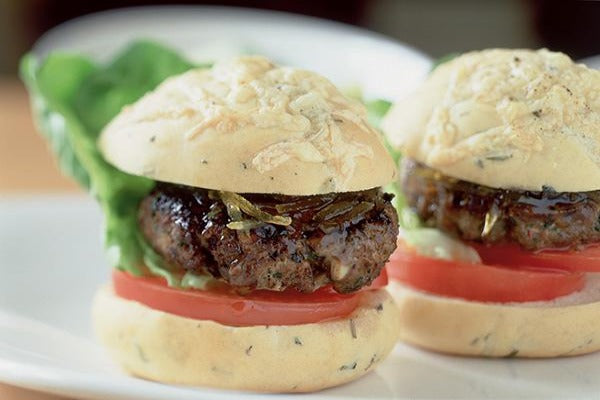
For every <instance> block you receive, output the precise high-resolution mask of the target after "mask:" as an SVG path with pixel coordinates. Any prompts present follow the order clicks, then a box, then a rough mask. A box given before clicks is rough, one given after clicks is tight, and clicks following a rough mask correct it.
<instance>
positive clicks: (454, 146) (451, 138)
mask: <svg viewBox="0 0 600 400" xmlns="http://www.w3.org/2000/svg"><path fill="white" fill-rule="evenodd" d="M383 129H384V131H385V132H386V135H387V137H388V139H389V140H390V142H391V143H392V145H393V146H395V147H397V148H400V149H401V150H402V151H403V153H404V155H406V156H408V157H412V158H414V159H416V160H418V161H420V162H422V163H424V164H426V165H427V166H429V167H431V168H434V169H437V170H440V171H441V172H443V173H444V174H445V175H449V176H452V177H455V178H458V179H462V180H466V181H470V182H474V183H478V184H480V185H486V186H491V187H494V188H505V189H522V190H535V191H540V190H542V188H543V187H551V188H553V189H554V190H556V191H559V192H579V191H589V190H598V189H600V71H596V70H592V69H588V68H586V67H585V66H584V65H581V64H575V63H573V61H572V60H571V59H570V58H569V57H567V56H566V55H564V54H562V53H554V52H550V51H548V50H538V51H532V50H504V49H493V50H485V51H480V52H472V53H467V54H465V55H463V56H460V57H458V58H456V59H454V60H452V61H449V62H447V63H445V64H442V65H440V66H439V67H438V68H436V69H435V70H434V71H433V72H432V73H431V75H430V76H429V78H428V79H427V81H426V82H425V83H424V84H423V85H422V86H421V88H420V89H419V90H418V91H417V92H416V93H415V94H414V95H413V96H411V97H409V98H407V99H406V100H404V101H403V102H402V103H398V104H396V105H394V107H393V109H392V110H391V111H390V112H389V113H388V115H387V117H386V119H385V120H384V122H383Z"/></svg>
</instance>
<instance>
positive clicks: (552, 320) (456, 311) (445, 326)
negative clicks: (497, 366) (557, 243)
mask: <svg viewBox="0 0 600 400" xmlns="http://www.w3.org/2000/svg"><path fill="white" fill-rule="evenodd" d="M587 280H588V281H587V284H586V287H585V288H584V289H583V290H582V291H580V292H576V293H573V294H571V295H568V296H563V297H560V298H557V299H554V300H551V301H536V302H528V303H489V302H479V301H467V300H463V299H456V298H448V297H444V296H436V295H433V294H428V293H425V292H421V291H419V290H414V289H412V288H409V287H408V286H405V285H403V284H401V283H399V282H395V281H391V282H390V284H389V286H388V291H389V292H390V293H391V294H392V297H393V298H394V300H395V301H396V304H397V305H398V308H399V309H400V314H399V315H400V324H399V326H400V332H399V334H400V340H402V341H404V342H407V343H410V344H413V345H416V346H419V347H423V348H426V349H429V350H434V351H439V352H442V353H450V354H459V355H468V356H483V357H530V358H543V357H565V356H576V355H580V354H587V353H592V352H595V351H598V350H600V331H599V330H598V320H599V319H600V275H599V274H588V275H587Z"/></svg>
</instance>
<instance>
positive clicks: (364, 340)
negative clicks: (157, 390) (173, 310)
mask: <svg viewBox="0 0 600 400" xmlns="http://www.w3.org/2000/svg"><path fill="white" fill-rule="evenodd" d="M358 295H359V296H361V301H360V304H359V306H358V308H357V309H356V310H355V311H354V312H352V313H351V314H350V315H348V316H347V317H345V318H342V319H337V320H333V321H326V322H320V323H312V324H303V325H289V326H266V325H258V326H250V327H232V326H225V325H221V324H218V323H216V322H212V321H198V320H193V319H189V318H183V317H179V316H176V315H173V314H168V313H164V312H162V311H156V310H153V309H151V308H149V307H146V306H144V305H142V304H140V303H137V302H134V301H129V300H125V299H122V298H120V297H118V296H116V295H115V294H114V292H113V290H112V288H110V287H104V288H101V289H100V290H99V291H98V292H97V294H96V298H95V300H94V307H93V319H94V328H95V331H96V334H97V336H98V337H99V339H100V340H101V341H102V342H103V343H104V344H105V345H106V346H107V347H108V349H109V350H110V352H111V353H112V355H113V357H114V358H115V359H116V360H118V361H119V364H120V365H121V366H122V367H123V368H125V369H126V370H127V371H128V372H129V373H131V374H133V375H136V376H140V377H142V378H147V379H152V380H157V381H160V382H165V383H172V384H181V385H201V386H212V387H219V388H227V389H237V390H251V391H258V392H310V391H315V390H320V389H324V388H328V387H332V386H336V385H340V384H342V383H345V382H349V381H351V380H354V379H357V378H358V377H360V376H362V375H364V374H366V373H367V372H369V371H371V370H372V369H374V368H375V366H376V365H377V364H379V362H380V361H382V360H383V359H385V357H386V356H387V355H388V354H389V353H390V351H391V350H392V348H393V347H394V344H395V342H396V340H397V332H398V325H397V322H398V310H397V309H396V306H395V305H394V302H393V301H392V299H391V297H390V295H389V294H388V293H387V292H386V291H385V290H373V291H365V292H361V293H360V294H358Z"/></svg>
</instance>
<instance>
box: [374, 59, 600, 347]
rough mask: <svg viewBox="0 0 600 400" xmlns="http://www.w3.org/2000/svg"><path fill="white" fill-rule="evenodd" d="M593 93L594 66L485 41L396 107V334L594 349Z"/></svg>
mask: <svg viewBox="0 0 600 400" xmlns="http://www.w3.org/2000/svg"><path fill="white" fill-rule="evenodd" d="M599 93H600V71H596V70H591V69H588V68H586V67H585V66H583V65H578V64H575V63H573V61H572V60H571V59H570V58H569V57H568V56H566V55H564V54H561V53H556V52H551V51H548V50H537V51H532V50H506V49H493V50H485V51H479V52H471V53H468V54H464V55H462V56H459V57H457V58H455V59H453V60H451V61H448V62H446V63H444V64H442V65H440V66H439V67H437V68H436V69H435V70H434V71H432V73H431V74H430V76H429V77H428V79H427V80H426V82H425V83H423V85H422V86H421V87H420V89H418V90H417V91H416V93H414V94H413V95H412V96H410V97H409V98H407V99H406V100H404V101H402V102H400V103H397V104H395V105H394V106H393V108H392V109H391V110H390V112H389V113H388V115H387V116H386V119H385V120H384V121H383V125H382V126H383V129H384V130H385V133H386V137H387V139H388V141H389V142H390V144H391V146H392V147H393V148H394V149H395V150H399V151H401V153H402V161H401V173H400V179H399V181H398V189H399V192H401V197H400V198H399V209H400V214H401V219H400V221H401V225H403V229H402V233H401V235H400V239H399V246H398V249H397V250H396V252H395V253H394V255H393V256H392V258H391V261H390V263H389V264H388V273H389V274H390V279H391V280H392V282H393V283H392V284H390V289H389V290H390V292H391V293H392V294H393V296H394V298H395V300H396V302H397V304H398V306H399V309H400V319H401V324H400V337H401V339H402V340H403V341H406V342H408V343H411V344H414V345H416V346H419V347H423V348H426V349H430V350H435V351H439V352H444V353H453V354H462V355H473V356H486V357H556V356H570V355H577V354H584V353H589V352H593V351H596V350H599V349H600V329H598V328H599V326H600V325H599V322H598V321H600V275H599V274H598V272H600V246H599V242H600V96H599Z"/></svg>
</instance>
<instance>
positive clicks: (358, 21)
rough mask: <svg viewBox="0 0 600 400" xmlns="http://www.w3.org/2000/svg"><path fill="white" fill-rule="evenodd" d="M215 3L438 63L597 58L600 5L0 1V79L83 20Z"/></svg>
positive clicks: (506, 0) (565, 0) (391, 0)
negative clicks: (491, 52) (357, 37)
mask: <svg viewBox="0 0 600 400" xmlns="http://www.w3.org/2000/svg"><path fill="white" fill-rule="evenodd" d="M151 4H212V5H227V6H242V7H251V8H260V9H271V10H280V11H288V12H293V13H299V14H305V15H311V16H317V17H321V18H325V19H330V20H336V21H341V22H344V23H348V24H353V25H358V26H362V27H365V28H368V29H371V30H373V31H376V32H380V33H383V34H386V35H389V36H391V37H393V38H395V39H398V40H401V41H403V42H405V43H408V44H410V45H413V46H415V47H417V48H419V49H421V50H422V51H424V52H425V53H427V54H429V55H431V56H433V57H439V56H442V55H444V54H447V53H450V52H461V51H466V50H471V49H480V48H484V47H499V46H502V47H548V48H551V49H554V50H560V51H563V52H566V53H567V54H569V55H570V56H572V57H573V58H582V57H586V56H591V55H596V54H600V40H599V39H600V23H599V21H600V2H598V1H583V0H581V1H577V0H502V1H494V0H486V1H478V0H453V1H445V0H322V1H303V0H286V1H278V0H222V1H186V0H179V1H170V2H169V1H148V0H88V1H81V2H70V1H68V2H67V1H57V0H55V1H52V0H22V1H19V0H0V73H2V74H4V75H13V76H14V74H15V73H16V68H17V62H18V59H19V57H20V56H21V55H22V54H23V53H24V52H25V51H26V50H28V49H29V48H31V46H32V45H33V43H34V42H35V41H36V39H37V38H38V37H39V36H40V35H42V34H43V33H44V32H45V31H46V30H48V29H50V28H52V27H54V26H56V25H58V24H60V23H61V22H64V21H66V20H69V19H72V18H75V17H77V16H80V15H84V14H88V13H91V12H95V11H101V10H107V9H111V8H120V7H127V6H139V5H151Z"/></svg>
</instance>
